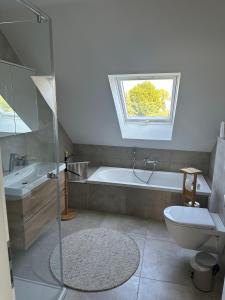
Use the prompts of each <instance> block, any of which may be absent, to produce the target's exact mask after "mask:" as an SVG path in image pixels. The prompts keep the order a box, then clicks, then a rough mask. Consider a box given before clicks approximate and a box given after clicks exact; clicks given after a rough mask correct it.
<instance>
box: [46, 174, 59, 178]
mask: <svg viewBox="0 0 225 300" xmlns="http://www.w3.org/2000/svg"><path fill="white" fill-rule="evenodd" d="M47 178H49V179H57V178H58V176H57V174H55V173H54V172H48V174H47Z"/></svg>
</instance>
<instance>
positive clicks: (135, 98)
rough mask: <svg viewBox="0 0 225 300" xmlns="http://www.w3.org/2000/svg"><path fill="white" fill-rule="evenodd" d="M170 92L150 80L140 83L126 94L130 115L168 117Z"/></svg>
mask: <svg viewBox="0 0 225 300" xmlns="http://www.w3.org/2000/svg"><path fill="white" fill-rule="evenodd" d="M169 99H170V95H169V92H168V91H167V90H165V89H157V88H156V87H155V85H154V84H153V83H152V82H150V81H144V82H142V83H138V84H137V85H135V86H134V87H133V88H131V89H130V90H129V91H128V92H127V93H126V94H125V101H126V107H127V113H128V117H168V116H169V115H170V112H169V109H168V108H167V106H166V101H167V100H169Z"/></svg>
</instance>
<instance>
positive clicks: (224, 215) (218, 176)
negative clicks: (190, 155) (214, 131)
mask: <svg viewBox="0 0 225 300" xmlns="http://www.w3.org/2000/svg"><path fill="white" fill-rule="evenodd" d="M224 162H225V140H223V139H220V138H218V141H217V147H216V155H215V166H214V176H213V182H212V196H211V200H210V210H211V211H212V212H217V213H219V214H220V217H221V219H222V221H223V223H224V225H225V206H224V195H225V168H224Z"/></svg>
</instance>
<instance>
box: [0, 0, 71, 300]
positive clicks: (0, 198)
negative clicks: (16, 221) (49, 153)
mask: <svg viewBox="0 0 225 300" xmlns="http://www.w3.org/2000/svg"><path fill="white" fill-rule="evenodd" d="M15 2H17V3H19V4H21V6H24V7H25V8H26V9H28V10H30V11H31V12H32V13H33V14H35V15H36V17H37V22H38V23H41V22H47V23H48V28H49V37H50V39H49V47H50V51H51V58H50V60H51V72H50V74H48V78H49V81H50V82H51V88H52V103H51V110H52V116H53V135H54V153H55V157H56V160H55V163H56V174H57V176H56V178H53V179H52V180H56V183H57V184H56V195H57V223H58V232H59V254H60V255H59V257H60V266H61V272H60V275H61V276H60V277H61V280H60V281H59V287H61V294H60V296H59V299H64V297H65V295H66V288H65V286H64V284H63V258H62V243H61V241H62V233H61V218H60V215H61V207H60V184H59V179H58V174H59V138H58V117H57V103H56V86H55V72H54V58H53V39H52V20H51V18H50V17H49V16H48V15H47V14H45V13H44V12H43V11H42V10H40V9H39V8H38V7H37V6H35V5H34V4H33V3H31V2H30V1H27V0H15ZM28 21H29V20H28ZM18 22H23V21H10V22H0V24H4V23H7V24H9V23H10V24H15V23H18ZM24 22H27V20H24ZM0 150H1V149H0ZM0 152H1V151H0ZM5 201H6V200H5V193H4V186H3V171H2V161H1V153H0V218H1V216H2V212H3V210H2V207H3V208H4V207H5V214H6V219H3V218H2V220H3V221H5V220H6V221H5V226H6V228H5V231H4V232H2V228H0V239H1V240H0V246H1V242H2V237H3V238H4V243H5V245H4V246H5V251H7V253H8V241H7V240H6V239H7V237H8V240H9V233H8V231H9V230H8V221H7V213H6V202H5ZM2 203H3V205H2ZM0 221H1V220H0ZM5 237H6V238H5ZM0 249H1V248H0ZM2 255H3V253H0V262H1V258H2ZM7 255H8V254H7ZM8 261H9V260H8V259H7V260H6V262H5V264H4V265H3V266H2V265H1V273H3V275H5V274H7V272H8V273H9V274H10V265H9V262H8ZM3 268H4V271H3ZM0 275H1V274H0ZM11 276H12V281H13V274H12V275H11ZM6 277H7V276H6ZM8 281H9V283H8V284H7V282H6V283H5V292H6V293H8V294H9V293H11V297H10V298H6V296H4V300H15V299H16V296H15V288H14V287H12V285H11V279H10V280H8ZM40 284H42V283H41V282H40ZM43 285H46V286H48V284H45V283H43ZM0 287H1V285H0ZM2 291H3V290H2ZM6 295H7V294H6ZM1 296H2V295H0V297H1ZM1 299H2V298H0V300H1Z"/></svg>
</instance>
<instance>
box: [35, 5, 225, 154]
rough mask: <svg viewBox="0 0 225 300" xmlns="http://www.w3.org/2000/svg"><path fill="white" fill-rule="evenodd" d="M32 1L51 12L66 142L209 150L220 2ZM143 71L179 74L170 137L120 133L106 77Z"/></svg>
mask: <svg viewBox="0 0 225 300" xmlns="http://www.w3.org/2000/svg"><path fill="white" fill-rule="evenodd" d="M33 2H34V3H36V4H37V5H40V6H41V7H42V8H43V9H44V10H45V11H46V12H47V13H48V14H49V15H50V16H51V17H52V18H53V26H54V27H53V33H54V51H55V70H56V78H57V92H58V94H57V95H58V104H59V118H60V121H61V123H62V124H63V126H64V128H65V129H66V131H67V132H68V134H69V135H70V137H71V138H72V140H73V142H75V143H87V144H88V143H89V144H103V145H117V146H139V147H149V148H164V149H181V150H196V151H198V150H199V151H211V150H212V148H213V146H214V144H215V142H216V137H217V134H218V128H219V123H220V121H221V120H223V119H225V96H224V86H225V75H224V71H225V2H224V1H223V0H217V1H213V0H198V1H196V0H82V1H81V0H70V1H69V0H67V1H61V3H63V4H60V3H59V2H60V1H53V0H52V1H51V0H48V1H47V2H48V4H47V5H46V3H45V1H43V0H33ZM44 3H45V4H44ZM45 5H46V6H45ZM145 72H146V73H153V72H181V74H182V75H181V85H180V92H179V99H178V106H177V114H176V118H175V125H174V134H173V140H172V141H171V142H166V141H160V142H157V141H138V140H133V141H132V140H123V139H122V138H121V133H120V129H119V125H118V121H117V116H116V112H115V107H114V103H113V98H112V95H111V91H110V87H109V82H108V79H107V75H108V74H119V73H145Z"/></svg>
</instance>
